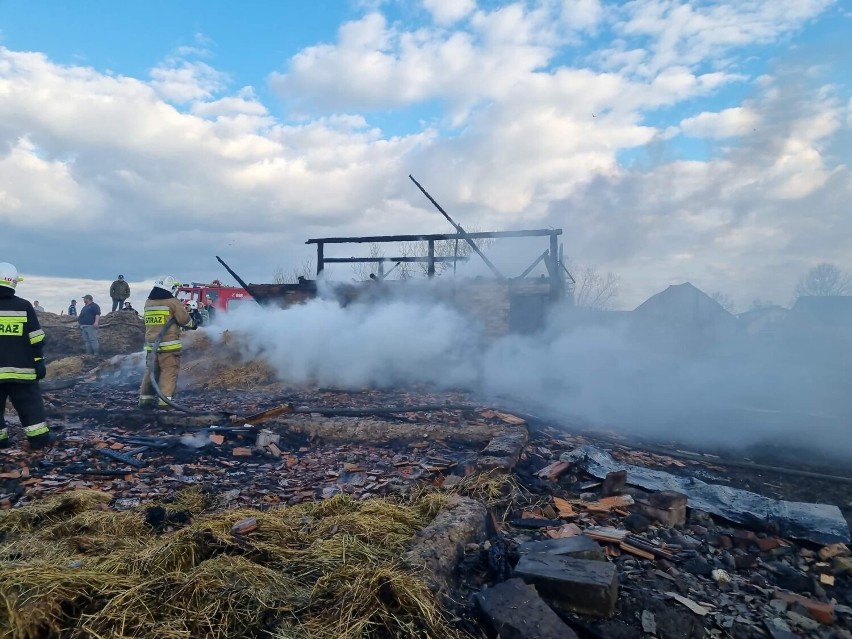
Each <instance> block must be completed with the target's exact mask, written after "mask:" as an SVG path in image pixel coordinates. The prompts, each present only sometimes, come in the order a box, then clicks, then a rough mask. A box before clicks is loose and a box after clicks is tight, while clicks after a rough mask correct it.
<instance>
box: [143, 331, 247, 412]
mask: <svg viewBox="0 0 852 639" xmlns="http://www.w3.org/2000/svg"><path fill="white" fill-rule="evenodd" d="M172 326H179V324H178V322H177V320H176V319H175V318H174V317H173V318H171V319H170V320H169V321H168V322H166V325H165V326H163V330H161V331H160V334H159V335H157V339H155V340H154V343H153V344H152V345H151V350H150V351H149V354H150V355H151V357H148V361H147V364H146V365H147V368H148V379H149V380H150V381H151V387H152V388H153V389H154V392H155V393H156V394H157V397H159V398H160V401H162V402H163V403H165V404H166V405H167V406H168V407H169V408H174V409H175V410H179V411H181V412H182V413H187V414H189V415H199V416H203V415H212V414H215V415H225V416H227V417H231V416H236V415H237V413H233V412H227V411H199V410H195V409H194V408H190V407H189V406H184V405H183V404H178V403H177V402H176V401H174V400H173V399H172V398H170V397H166V395H165V394H164V393H163V391H162V390H161V389H160V384H159V383H158V382H157V375H156V374H155V373H156V369H157V353H158V352H159V349H160V343H161V342H162V341H163V337H165V335H166V332H167V331H168V330H169V329H170V328H171V327H172Z"/></svg>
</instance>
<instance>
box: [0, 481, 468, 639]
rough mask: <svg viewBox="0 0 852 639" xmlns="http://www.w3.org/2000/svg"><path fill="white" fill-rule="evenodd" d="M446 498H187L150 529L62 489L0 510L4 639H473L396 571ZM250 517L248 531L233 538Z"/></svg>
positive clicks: (412, 578) (0, 629)
mask: <svg viewBox="0 0 852 639" xmlns="http://www.w3.org/2000/svg"><path fill="white" fill-rule="evenodd" d="M443 500H444V497H442V496H440V495H437V494H434V493H421V494H419V495H418V496H408V497H398V498H396V499H394V500H391V499H371V500H366V501H360V502H359V501H354V500H352V499H351V498H349V497H348V496H345V495H339V496H336V497H334V498H332V499H329V500H327V501H323V502H314V503H310V504H303V505H299V506H294V507H288V508H281V509H276V510H269V511H264V512H261V511H256V510H234V511H226V512H204V511H203V508H204V503H205V500H203V498H202V496H201V495H200V493H197V492H194V493H193V492H190V493H186V494H184V495H182V497H181V499H180V500H179V501H176V502H174V503H171V504H162V506H163V507H165V508H167V509H168V511H167V512H166V515H167V516H166V521H168V519H169V517H168V514H169V512H174V511H181V510H185V511H189V512H190V513H191V520H190V521H189V523H188V524H187V525H185V526H183V527H178V528H177V529H176V530H171V529H170V528H166V529H165V530H166V532H162V533H158V532H157V531H156V530H155V529H153V528H152V527H151V525H149V524H150V523H151V512H152V511H150V510H149V511H147V512H146V511H142V510H132V511H124V512H115V511H112V510H109V506H108V504H109V501H110V497H109V496H108V495H105V494H103V493H99V492H95V491H75V492H69V493H65V494H63V495H60V496H56V497H52V498H50V499H47V500H44V501H42V502H39V503H35V504H32V505H28V506H25V507H22V508H20V509H16V510H12V511H7V512H4V513H2V514H0V540H2V539H4V538H5V539H4V541H3V543H0V636H2V637H14V638H16V639H29V638H35V637H63V638H66V637H68V638H72V639H73V638H83V637H85V638H100V637H143V638H144V637H152V638H153V637H158V638H161V639H172V638H173V639H191V638H205V637H211V638H212V637H216V638H226V637H227V638H234V637H237V638H238V637H259V636H268V637H278V638H280V639H285V638H287V639H302V638H304V639H309V638H310V639H326V638H327V639H332V638H335V639H337V638H342V639H356V638H366V637H376V638H378V637H400V638H402V637H406V638H408V637H424V638H425V637H434V638H435V639H438V638H441V639H444V638H450V639H452V638H459V639H461V638H462V637H467V636H469V635H465V634H464V633H462V632H461V631H459V630H457V629H455V628H454V627H452V626H451V625H450V624H449V623H448V621H447V620H446V618H445V617H444V615H443V614H442V613H441V611H440V607H439V602H438V601H437V600H436V598H435V595H433V594H432V593H431V592H430V591H429V590H428V588H427V587H426V586H425V584H424V583H423V581H421V579H420V578H419V577H418V576H417V575H416V574H412V573H411V572H408V571H407V570H405V569H403V567H402V566H401V564H400V563H399V557H400V555H401V554H402V552H403V551H404V549H405V548H406V546H407V544H408V543H409V542H410V541H411V539H412V537H413V536H414V534H415V533H416V532H417V531H418V530H419V529H421V528H423V527H424V526H425V525H426V524H428V523H429V522H430V521H431V519H432V518H433V517H434V516H435V514H436V513H437V511H438V510H439V509H440V507H441V505H442V504H443ZM160 512H161V514H162V511H160ZM146 516H147V521H148V523H146ZM246 517H255V518H257V521H258V528H257V530H256V531H254V532H252V533H249V534H247V535H235V534H232V533H231V527H232V526H233V525H234V524H235V523H236V522H238V521H240V520H242V519H244V518H246ZM178 519H179V518H178Z"/></svg>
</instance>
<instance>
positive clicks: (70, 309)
mask: <svg viewBox="0 0 852 639" xmlns="http://www.w3.org/2000/svg"><path fill="white" fill-rule="evenodd" d="M68 315H69V316H70V317H77V300H71V305H70V306H69V307H68Z"/></svg>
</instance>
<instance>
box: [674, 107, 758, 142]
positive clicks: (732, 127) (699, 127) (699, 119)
mask: <svg viewBox="0 0 852 639" xmlns="http://www.w3.org/2000/svg"><path fill="white" fill-rule="evenodd" d="M757 124H758V118H757V114H756V113H755V112H754V111H752V110H751V109H749V108H748V107H731V108H730V109H725V110H724V111H719V112H718V113H712V112H709V111H704V112H703V113H699V114H698V115H696V116H693V117H691V118H685V119H683V120H681V122H680V130H681V131H682V132H683V134H684V135H688V136H691V137H696V138H730V137H735V136H739V135H744V134H746V133H748V132H749V131H753V130H754V128H755V127H756V126H757Z"/></svg>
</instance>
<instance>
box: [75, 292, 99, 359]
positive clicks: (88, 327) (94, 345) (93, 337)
mask: <svg viewBox="0 0 852 639" xmlns="http://www.w3.org/2000/svg"><path fill="white" fill-rule="evenodd" d="M83 304H84V306H83V308H81V309H80V316H79V317H78V318H77V322H78V323H79V324H80V329H81V330H82V331H83V344H84V346H85V347H86V353H89V354H91V355H97V354H98V352H99V351H100V348H99V347H98V325H99V324H100V322H101V307H100V306H98V305H97V304H95V301H94V299H92V296H91V295H84V296H83Z"/></svg>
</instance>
